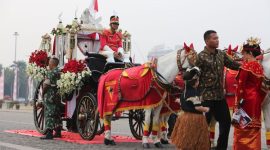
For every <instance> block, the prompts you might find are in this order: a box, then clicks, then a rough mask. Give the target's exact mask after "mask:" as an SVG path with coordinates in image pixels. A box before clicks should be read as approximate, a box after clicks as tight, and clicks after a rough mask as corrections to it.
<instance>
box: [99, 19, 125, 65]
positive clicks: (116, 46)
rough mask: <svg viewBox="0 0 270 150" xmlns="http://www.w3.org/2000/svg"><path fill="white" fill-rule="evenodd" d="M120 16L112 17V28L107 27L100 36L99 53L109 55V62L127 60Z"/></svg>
mask: <svg viewBox="0 0 270 150" xmlns="http://www.w3.org/2000/svg"><path fill="white" fill-rule="evenodd" d="M118 27H119V17H118V16H116V15H113V16H111V17H110V29H105V30H104V31H103V33H102V35H101V38H100V51H99V53H100V54H102V55H104V56H106V57H107V61H108V62H122V61H125V62H127V58H128V57H126V56H125V54H124V49H123V43H122V33H121V32H120V31H119V30H118Z"/></svg>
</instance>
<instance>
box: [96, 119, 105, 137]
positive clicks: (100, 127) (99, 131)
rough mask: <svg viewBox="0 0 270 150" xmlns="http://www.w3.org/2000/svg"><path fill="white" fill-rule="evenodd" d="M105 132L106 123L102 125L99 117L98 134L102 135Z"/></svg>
mask: <svg viewBox="0 0 270 150" xmlns="http://www.w3.org/2000/svg"><path fill="white" fill-rule="evenodd" d="M104 130H105V128H104V123H102V122H101V121H100V117H98V125H97V133H96V134H97V135H100V134H102V133H104Z"/></svg>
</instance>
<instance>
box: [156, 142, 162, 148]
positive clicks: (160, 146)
mask: <svg viewBox="0 0 270 150" xmlns="http://www.w3.org/2000/svg"><path fill="white" fill-rule="evenodd" d="M155 147H156V148H163V146H162V144H161V143H160V142H157V143H155Z"/></svg>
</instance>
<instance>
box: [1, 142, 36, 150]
mask: <svg viewBox="0 0 270 150" xmlns="http://www.w3.org/2000/svg"><path fill="white" fill-rule="evenodd" d="M0 146H4V147H8V148H14V149H16V150H41V149H38V148H33V147H28V146H22V145H16V144H11V143H4V142H0Z"/></svg>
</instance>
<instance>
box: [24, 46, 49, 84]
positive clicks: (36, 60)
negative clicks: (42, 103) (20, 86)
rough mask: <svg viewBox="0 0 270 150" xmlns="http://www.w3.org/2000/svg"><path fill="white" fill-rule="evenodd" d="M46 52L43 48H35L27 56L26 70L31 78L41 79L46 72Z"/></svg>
mask: <svg viewBox="0 0 270 150" xmlns="http://www.w3.org/2000/svg"><path fill="white" fill-rule="evenodd" d="M47 64H48V54H47V53H46V52H45V51H43V50H35V52H33V53H32V54H31V56H30V58H29V61H28V65H27V68H26V72H27V74H28V75H29V76H31V77H32V78H34V79H36V80H38V81H42V80H43V79H44V78H45V75H46V74H47V69H46V66H47Z"/></svg>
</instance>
